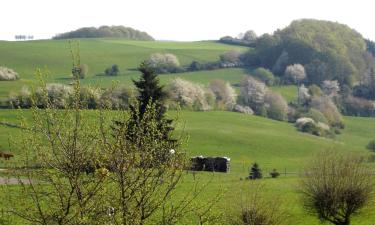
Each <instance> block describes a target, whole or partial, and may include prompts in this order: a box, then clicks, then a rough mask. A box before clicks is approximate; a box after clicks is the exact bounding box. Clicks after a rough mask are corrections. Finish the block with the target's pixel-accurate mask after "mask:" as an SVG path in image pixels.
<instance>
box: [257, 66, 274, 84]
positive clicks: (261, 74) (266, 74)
mask: <svg viewBox="0 0 375 225" xmlns="http://www.w3.org/2000/svg"><path fill="white" fill-rule="evenodd" d="M252 74H253V75H254V76H255V77H257V78H258V79H260V80H261V81H263V82H264V83H266V84H267V85H268V86H272V85H274V83H275V76H274V75H273V73H272V72H271V71H270V70H268V69H265V68H262V67H260V68H257V69H256V70H254V71H253V72H252Z"/></svg>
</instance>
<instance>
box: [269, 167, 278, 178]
mask: <svg viewBox="0 0 375 225" xmlns="http://www.w3.org/2000/svg"><path fill="white" fill-rule="evenodd" d="M270 176H271V177H272V178H278V177H279V176H280V173H279V172H277V170H276V169H273V170H272V171H271V172H270Z"/></svg>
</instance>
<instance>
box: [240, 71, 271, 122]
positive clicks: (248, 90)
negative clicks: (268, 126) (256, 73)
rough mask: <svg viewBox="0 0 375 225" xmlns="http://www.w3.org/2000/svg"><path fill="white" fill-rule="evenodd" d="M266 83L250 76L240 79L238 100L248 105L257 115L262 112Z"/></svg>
mask: <svg viewBox="0 0 375 225" xmlns="http://www.w3.org/2000/svg"><path fill="white" fill-rule="evenodd" d="M266 92H267V87H266V85H265V84H264V83H263V82H261V81H258V80H256V79H255V78H253V77H251V76H247V77H246V78H244V79H243V80H242V81H241V84H240V95H239V102H240V103H241V104H242V105H245V106H249V107H250V108H252V109H253V110H255V113H256V114H257V115H261V114H262V113H263V112H264V107H263V106H264V96H265V95H266Z"/></svg>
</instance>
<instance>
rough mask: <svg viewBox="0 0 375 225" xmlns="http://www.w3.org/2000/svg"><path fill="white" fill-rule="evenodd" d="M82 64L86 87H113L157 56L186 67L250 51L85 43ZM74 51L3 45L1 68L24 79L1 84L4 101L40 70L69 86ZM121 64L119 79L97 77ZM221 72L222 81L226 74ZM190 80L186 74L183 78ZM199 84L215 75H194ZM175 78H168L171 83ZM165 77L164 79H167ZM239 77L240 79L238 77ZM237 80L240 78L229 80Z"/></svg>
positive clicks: (51, 44) (64, 44) (209, 45)
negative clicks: (166, 55) (168, 55)
mask: <svg viewBox="0 0 375 225" xmlns="http://www.w3.org/2000/svg"><path fill="white" fill-rule="evenodd" d="M79 43H80V55H81V61H82V63H84V64H87V65H88V66H89V75H88V76H87V78H86V79H85V80H84V81H83V83H84V84H94V85H95V84H100V85H110V84H111V81H112V80H114V79H115V80H119V81H121V82H128V81H129V80H131V78H132V77H134V76H137V75H138V73H137V71H135V69H136V68H137V67H138V65H139V63H140V62H141V61H142V60H145V59H147V58H148V57H149V56H150V54H152V53H156V52H165V53H166V52H168V53H172V54H175V55H176V56H177V57H178V58H179V60H180V63H181V64H182V65H188V64H190V63H191V62H192V61H193V60H197V61H200V62H209V61H215V60H218V59H219V55H220V54H222V53H224V52H226V51H229V50H232V49H239V50H246V49H247V48H244V47H238V46H232V45H225V44H220V43H215V42H208V41H202V42H157V41H129V40H124V39H81V40H79ZM71 61H72V60H71V56H70V47H69V42H68V41H67V40H42V41H26V42H7V41H0V62H1V65H0V66H6V67H9V68H13V69H14V70H15V71H17V72H18V73H19V74H20V75H21V79H20V80H19V81H11V82H4V81H3V82H0V97H6V96H8V93H9V91H11V90H12V91H15V90H19V89H20V88H21V87H22V86H23V85H30V84H32V83H33V82H34V81H35V76H34V72H35V69H36V68H47V69H48V70H49V71H50V72H51V76H50V78H49V82H61V83H69V82H70V80H69V78H70V74H71V64H72V62H71ZM113 64H117V65H119V67H120V71H121V75H120V76H118V77H115V78H113V77H104V76H97V74H99V73H102V72H103V71H104V70H105V68H107V67H109V66H111V65H113ZM231 72H232V71H231V70H229V71H228V72H225V71H220V72H218V73H219V74H221V75H219V76H218V78H222V77H223V76H225V74H226V73H231ZM185 75H186V77H187V76H189V75H190V74H183V75H181V76H185ZM194 75H195V77H196V78H197V79H198V80H199V79H200V76H201V75H203V76H204V77H203V78H202V80H208V77H209V76H210V75H212V72H208V73H207V74H206V73H205V72H199V73H197V74H194ZM172 76H175V75H174V74H173V75H166V76H165V79H168V78H170V77H172ZM163 77H164V76H163ZM237 77H238V76H237ZM229 79H230V80H234V79H236V78H229Z"/></svg>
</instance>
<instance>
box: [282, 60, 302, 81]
mask: <svg viewBox="0 0 375 225" xmlns="http://www.w3.org/2000/svg"><path fill="white" fill-rule="evenodd" d="M284 76H285V77H286V78H287V79H288V80H290V81H292V82H293V83H295V84H299V83H300V82H301V81H302V80H304V79H305V78H306V71H305V67H303V66H302V65H301V64H293V65H289V66H288V67H287V68H286V69H285V73H284Z"/></svg>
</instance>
